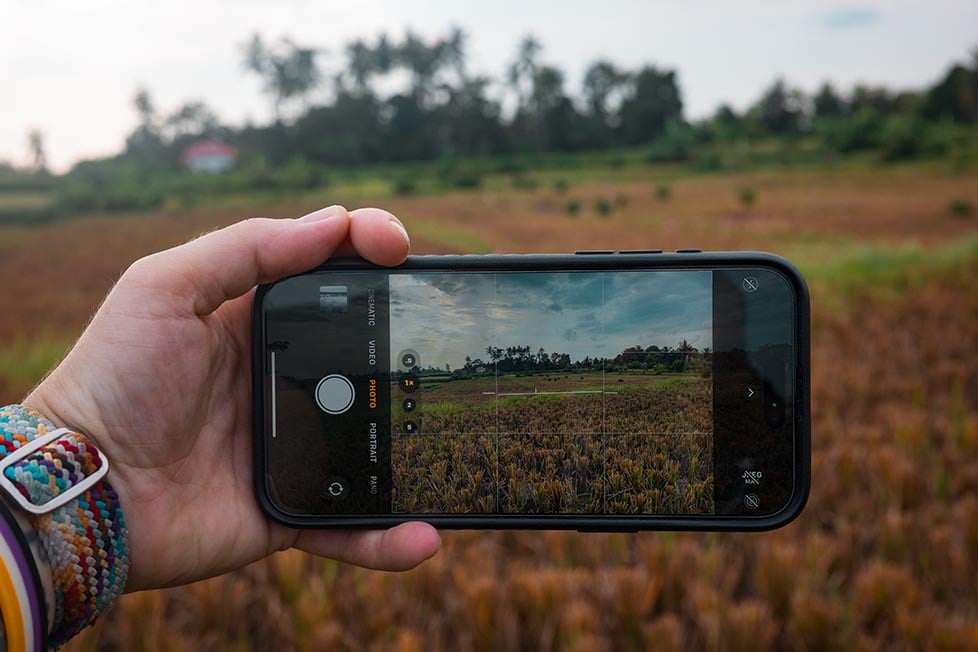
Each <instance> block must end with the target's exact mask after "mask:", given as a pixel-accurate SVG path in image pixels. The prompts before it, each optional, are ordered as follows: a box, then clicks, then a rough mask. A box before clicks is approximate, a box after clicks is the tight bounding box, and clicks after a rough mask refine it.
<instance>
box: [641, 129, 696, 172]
mask: <svg viewBox="0 0 978 652" xmlns="http://www.w3.org/2000/svg"><path fill="white" fill-rule="evenodd" d="M695 149H696V134H695V133H694V131H693V129H692V128H690V127H688V126H684V125H681V124H677V123H674V124H671V125H669V126H668V127H667V128H666V131H665V133H664V134H662V135H661V136H659V137H658V138H656V139H655V141H654V142H653V143H652V146H651V147H650V148H649V153H648V154H646V156H645V160H646V161H648V162H649V163H685V162H686V161H689V160H690V159H691V158H692V156H693V152H694V150H695Z"/></svg>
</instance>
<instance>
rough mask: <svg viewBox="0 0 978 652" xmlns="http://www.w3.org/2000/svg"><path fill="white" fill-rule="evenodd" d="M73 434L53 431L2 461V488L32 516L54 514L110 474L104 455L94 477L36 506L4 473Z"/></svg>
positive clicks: (100, 456)
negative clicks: (51, 444)
mask: <svg viewBox="0 0 978 652" xmlns="http://www.w3.org/2000/svg"><path fill="white" fill-rule="evenodd" d="M71 432H72V431H71V430H68V429H67V428H58V429H57V430H52V431H51V432H49V433H47V434H46V435H42V436H40V437H37V438H36V439H33V440H31V441H30V442H28V443H26V444H24V445H23V446H21V447H20V448H18V449H17V450H15V451H14V452H12V453H11V454H10V455H7V457H5V458H3V459H2V460H0V488H3V490H4V491H6V493H7V495H8V496H10V497H11V498H13V499H14V501H16V502H17V504H18V505H19V506H20V507H21V509H23V510H25V511H28V512H30V513H31V514H37V515H41V514H47V513H49V512H53V511H54V510H56V509H58V508H59V507H62V506H64V505H67V504H68V503H70V502H71V501H72V500H74V499H76V498H78V497H79V496H81V495H82V494H83V493H85V491H87V490H88V489H89V488H90V487H92V486H93V485H94V484H95V483H96V482H98V481H99V480H101V479H102V478H104V477H105V474H106V473H108V472H109V460H108V458H106V457H105V456H104V455H99V458H100V459H101V461H102V463H101V464H100V465H99V468H98V469H97V470H96V471H95V472H94V473H92V475H90V476H88V477H86V478H85V479H84V480H82V481H81V482H78V483H76V484H73V485H72V486H71V487H69V488H68V489H66V490H65V491H63V492H62V493H60V494H58V495H57V496H55V497H54V498H52V499H51V500H49V501H47V502H46V503H42V504H40V505H35V504H34V503H32V502H31V501H29V500H28V499H27V498H25V497H24V494H22V493H20V491H19V490H18V489H17V487H16V486H15V485H14V483H13V482H11V481H10V479H9V478H8V477H7V476H6V474H5V473H4V471H6V469H7V467H8V466H11V465H12V464H15V463H16V462H18V461H20V460H22V459H24V458H25V457H27V456H28V455H30V454H31V453H33V452H34V451H36V450H39V449H41V448H44V447H45V446H47V445H48V444H50V443H51V442H54V441H57V440H58V439H60V438H61V437H62V436H64V435H67V434H71Z"/></svg>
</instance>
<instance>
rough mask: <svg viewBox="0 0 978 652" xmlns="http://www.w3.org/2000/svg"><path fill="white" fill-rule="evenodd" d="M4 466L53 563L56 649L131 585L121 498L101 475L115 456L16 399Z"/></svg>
mask: <svg viewBox="0 0 978 652" xmlns="http://www.w3.org/2000/svg"><path fill="white" fill-rule="evenodd" d="M46 440H50V441H46ZM32 449H33V450H32ZM0 469H2V474H0V488H2V489H3V491H0V494H3V495H4V497H5V498H6V500H7V503H8V505H10V506H11V511H16V510H20V511H21V513H26V514H27V517H28V521H29V522H30V524H31V525H32V526H33V528H34V530H35V531H36V532H37V535H38V537H39V538H40V540H41V543H42V547H43V551H44V555H45V556H46V559H45V560H44V561H45V562H46V563H48V564H50V572H51V576H52V578H53V583H54V602H55V605H54V620H53V622H52V623H50V624H49V630H50V634H49V637H48V644H49V645H51V646H52V647H55V648H57V647H60V646H61V645H63V644H64V643H66V642H67V641H68V639H70V638H71V637H72V636H74V635H75V634H77V633H78V632H79V631H81V630H82V629H83V628H85V627H87V626H88V625H90V624H92V623H93V622H95V619H96V618H97V617H98V616H99V615H100V614H102V613H104V612H105V611H108V609H109V608H111V607H112V605H114V604H115V602H116V601H117V600H118V599H119V597H120V596H121V595H122V592H123V589H124V588H125V584H126V577H127V574H128V571H129V553H128V550H129V545H128V540H127V537H126V524H125V519H124V518H123V515H122V509H121V508H120V506H119V498H118V496H117V495H116V493H115V491H113V489H112V487H111V486H110V485H109V483H108V482H107V481H106V480H105V479H104V478H102V477H101V476H103V475H104V473H105V472H106V471H107V469H108V461H107V460H106V459H105V458H104V457H103V456H102V455H101V454H100V453H99V451H98V449H96V447H95V445H94V444H93V443H92V442H91V440H89V439H88V438H87V437H85V436H84V435H82V434H79V433H76V432H72V431H70V430H67V429H64V428H60V429H59V428H56V427H55V426H54V424H53V423H51V422H50V421H48V420H47V419H45V418H43V417H42V416H41V415H40V414H38V413H37V412H36V411H34V410H31V409H29V408H25V407H22V406H19V405H9V406H7V407H3V408H0ZM8 631H9V629H8Z"/></svg>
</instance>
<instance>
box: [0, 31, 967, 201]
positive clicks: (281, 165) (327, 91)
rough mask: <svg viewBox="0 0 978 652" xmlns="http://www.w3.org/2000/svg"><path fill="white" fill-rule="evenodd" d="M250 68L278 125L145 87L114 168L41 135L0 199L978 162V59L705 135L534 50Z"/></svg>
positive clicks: (343, 57)
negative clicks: (228, 169) (435, 176)
mask: <svg viewBox="0 0 978 652" xmlns="http://www.w3.org/2000/svg"><path fill="white" fill-rule="evenodd" d="M239 54H240V61H241V70H242V74H248V75H254V76H256V77H257V78H259V79H260V80H261V81H262V88H263V92H264V93H265V95H266V97H267V99H268V102H269V106H270V108H271V113H272V115H273V116H274V117H273V119H272V120H271V121H270V122H269V123H267V124H254V123H248V124H245V125H244V126H240V127H235V126H231V125H228V124H226V123H224V122H223V121H222V120H221V118H220V116H219V115H218V114H217V113H216V112H215V111H214V110H213V109H211V108H210V107H208V106H207V105H206V104H204V103H203V102H199V101H190V102H187V103H185V104H183V105H181V106H179V107H177V108H176V109H175V110H172V111H163V110H161V109H160V107H158V106H157V104H156V103H155V102H154V100H153V97H152V95H151V93H150V92H149V91H148V90H146V89H143V90H140V91H138V92H137V93H136V95H135V97H134V100H133V106H134V109H135V111H136V113H137V114H138V125H137V126H136V128H135V129H134V130H133V132H132V133H130V134H129V135H128V137H127V139H126V143H125V147H124V148H123V150H122V151H121V152H119V153H118V154H117V155H115V156H112V157H109V158H106V159H98V160H90V161H82V162H80V163H79V164H77V165H76V166H75V167H74V168H73V169H72V171H71V172H70V173H69V174H68V175H66V176H65V177H64V178H56V177H53V176H51V175H47V174H46V173H45V172H44V168H45V166H46V156H45V152H44V141H43V135H42V134H41V133H39V132H33V133H31V134H30V139H29V140H30V149H31V153H32V159H33V165H34V169H35V170H37V171H38V172H39V174H32V175H24V174H19V173H15V172H16V171H12V170H11V169H7V170H6V171H5V170H4V169H3V166H2V165H0V190H2V189H4V188H6V187H8V186H9V187H10V188H12V189H15V188H18V187H20V188H24V189H45V188H51V189H53V190H55V191H56V194H57V202H56V205H55V206H54V207H52V208H51V210H53V211H54V212H59V211H60V212H80V211H86V210H100V211H104V210H108V211H111V210H117V209H118V210H141V209H151V208H156V207H158V206H160V205H162V204H164V203H165V202H171V201H177V202H178V203H179V204H181V205H189V204H191V203H193V202H194V201H196V199H197V198H199V197H209V196H213V195H219V194H222V193H235V192H250V191H255V190H257V191H266V190H267V191H279V190H287V191H294V190H301V189H303V188H314V187H322V186H323V185H325V184H326V183H328V182H329V180H330V176H331V175H332V174H334V171H335V170H338V169H350V168H352V167H356V166H360V165H368V164H400V163H403V162H408V161H438V162H439V165H442V164H445V165H446V167H445V174H442V175H441V176H442V177H444V180H445V183H447V184H448V185H449V186H454V187H474V186H477V185H479V183H480V176H479V175H481V174H483V173H485V171H486V170H485V169H483V168H479V170H480V171H476V172H474V171H472V170H473V168H472V166H471V165H468V166H467V165H465V164H458V163H457V162H459V161H476V160H490V161H494V162H495V163H494V165H496V167H495V168H492V170H491V171H496V172H504V173H506V172H508V173H512V174H513V175H514V183H515V181H516V180H518V179H517V178H516V176H517V175H519V174H522V169H524V168H525V167H526V164H525V161H527V160H532V157H534V156H537V155H550V154H558V155H559V154H562V153H570V152H584V151H596V150H612V149H620V148H630V149H632V150H636V149H638V150H641V149H643V148H644V149H645V151H646V154H645V158H646V160H647V161H648V162H652V163H656V162H671V163H683V162H686V163H689V164H690V165H692V166H694V167H697V168H698V169H704V170H713V169H722V167H723V165H722V164H721V163H720V154H718V152H719V153H724V152H727V153H730V152H738V151H743V149H744V148H743V147H742V146H743V145H744V144H747V143H751V142H757V141H764V140H770V139H774V140H777V141H780V142H781V143H783V144H785V145H787V146H789V147H790V146H791V144H792V143H794V142H800V141H801V140H802V139H807V140H809V141H811V140H813V139H814V140H815V141H816V142H817V143H818V147H819V153H820V154H819V155H836V154H843V155H845V154H849V153H852V152H859V151H865V150H873V151H876V152H878V153H879V154H878V155H879V157H880V158H881V159H882V160H884V161H895V160H902V159H911V158H918V157H947V156H950V157H951V158H952V159H953V158H954V157H955V156H959V155H960V156H961V157H966V156H968V155H969V154H968V153H969V152H971V151H972V150H973V149H974V142H975V140H976V138H975V125H976V124H978V51H976V52H975V54H974V55H972V57H971V59H970V60H969V61H967V62H964V63H956V64H954V65H952V66H951V67H950V68H949V69H948V70H947V71H946V72H945V74H944V75H943V76H941V78H940V79H939V80H938V81H937V83H935V84H934V85H932V86H931V87H929V88H926V89H923V90H912V91H899V92H898V91H892V90H889V89H887V88H883V87H872V86H866V85H859V86H856V87H854V88H852V89H850V90H848V91H843V90H841V89H838V88H835V87H833V86H832V85H831V84H829V83H826V84H824V85H823V86H822V87H821V88H820V89H819V90H818V91H817V92H816V93H814V94H812V95H809V94H806V93H804V92H803V91H801V90H800V89H798V88H796V87H793V86H792V85H791V84H790V83H788V82H787V81H785V80H783V79H777V80H774V81H773V82H772V83H771V85H770V86H769V87H768V88H767V89H765V90H764V91H763V92H762V93H761V94H760V95H759V97H758V99H757V100H756V101H755V102H754V103H752V104H751V105H750V106H749V107H747V108H746V109H744V110H740V111H738V110H736V109H734V108H733V107H731V106H729V105H723V106H720V107H719V108H718V109H717V111H716V112H715V113H714V114H713V115H712V116H709V117H707V118H705V119H702V120H697V121H690V120H689V119H688V118H687V116H686V112H685V107H684V104H683V93H682V87H681V83H680V77H679V73H678V72H677V71H676V70H673V69H670V68H666V67H662V66H658V65H655V64H653V63H648V64H645V65H641V66H638V67H636V68H634V69H629V68H625V67H622V66H620V65H618V64H616V63H614V62H613V61H611V60H608V59H601V60H597V61H594V62H592V63H591V64H590V65H589V66H587V67H586V70H585V72H584V74H583V77H582V78H581V79H580V80H570V79H568V77H567V75H566V74H565V73H564V71H563V70H561V68H560V67H559V66H557V65H556V64H554V63H553V62H552V61H549V60H548V59H547V57H546V55H545V52H544V49H543V46H542V45H541V43H540V42H539V41H538V40H537V39H536V38H534V37H532V36H527V37H525V38H524V39H522V40H521V41H520V43H519V44H518V47H517V48H516V51H515V52H514V53H513V55H512V57H511V59H510V62H509V63H508V65H507V66H506V67H505V70H504V71H502V72H501V74H498V75H496V76H489V75H485V74H474V73H473V72H472V71H471V70H470V69H469V65H468V49H467V38H466V35H465V33H464V32H463V31H462V30H460V29H458V28H455V29H452V30H450V31H449V32H448V33H447V34H445V35H443V36H441V37H438V38H435V39H432V40H425V39H423V38H421V37H420V36H418V35H416V34H414V33H412V32H410V31H409V32H407V33H406V34H405V35H404V36H403V37H402V38H400V39H397V38H393V37H390V36H388V35H380V36H378V37H377V38H375V39H373V40H364V39H358V40H355V41H352V42H350V43H348V44H347V45H346V46H345V47H344V48H343V49H342V51H340V52H330V53H327V52H326V51H325V50H324V49H322V48H319V47H315V46H309V45H302V44H298V43H296V42H294V41H292V40H291V39H288V38H282V39H279V40H277V41H269V40H268V39H266V38H265V37H263V36H261V35H260V34H255V35H253V36H252V37H251V38H250V39H249V40H247V42H245V43H243V44H242V45H241V47H240V52H239ZM202 138H215V139H218V140H221V141H223V142H226V143H228V144H230V145H233V146H235V147H237V149H238V169H237V170H236V171H235V172H234V173H233V174H227V175H221V176H220V177H219V178H213V179H204V178H199V177H198V178H193V179H192V178H189V176H188V175H183V174H182V173H181V169H182V161H181V156H182V154H183V152H184V151H185V149H186V147H187V146H188V145H189V144H190V143H192V142H194V141H196V140H199V139H202ZM962 153H963V154H962ZM962 160H964V159H962ZM7 167H8V168H9V166H7ZM483 167H484V166H483ZM396 181H397V182H398V183H397V184H396V185H397V188H395V191H397V192H401V191H403V192H411V191H412V189H413V182H412V181H411V180H410V179H408V180H406V181H405V180H404V179H399V180H396ZM402 182H403V184H402ZM401 185H403V188H401Z"/></svg>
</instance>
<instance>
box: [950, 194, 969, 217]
mask: <svg viewBox="0 0 978 652" xmlns="http://www.w3.org/2000/svg"><path fill="white" fill-rule="evenodd" d="M947 210H948V212H949V213H951V215H954V216H955V217H971V216H972V215H974V214H975V205H974V204H972V203H971V202H970V201H968V200H967V199H962V198H960V197H958V198H956V199H952V200H951V201H950V202H948V205H947Z"/></svg>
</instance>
